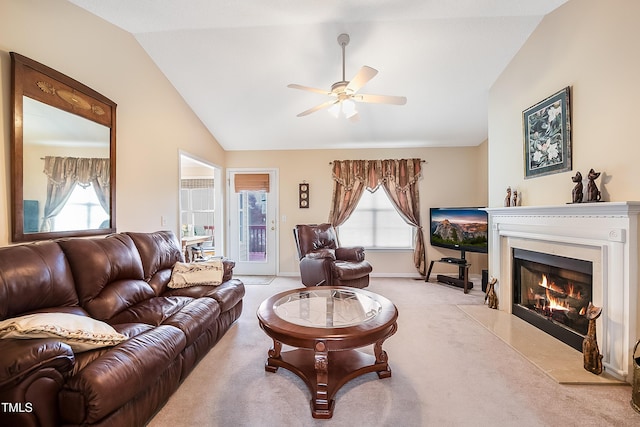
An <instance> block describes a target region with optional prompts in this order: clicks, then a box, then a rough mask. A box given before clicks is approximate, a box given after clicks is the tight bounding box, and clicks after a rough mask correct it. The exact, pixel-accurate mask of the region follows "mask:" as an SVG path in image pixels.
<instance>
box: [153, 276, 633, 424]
mask: <svg viewBox="0 0 640 427" xmlns="http://www.w3.org/2000/svg"><path fill="white" fill-rule="evenodd" d="M294 287H299V281H298V280H296V279H295V278H282V277H277V278H276V279H275V280H274V281H273V282H272V283H271V284H270V285H269V286H248V287H247V295H246V297H245V308H244V311H243V313H242V316H241V317H240V319H239V320H238V322H237V323H236V324H235V325H234V326H232V328H231V329H230V330H229V331H228V332H227V334H226V335H225V336H224V337H223V338H222V340H221V341H220V342H219V343H218V345H216V346H215V347H214V348H213V349H212V350H211V351H210V352H209V354H208V355H207V356H206V357H205V358H204V359H203V360H202V362H200V364H199V365H198V366H197V367H196V369H195V370H194V371H193V372H192V373H191V375H190V376H189V377H188V378H187V379H186V380H185V382H184V383H183V384H182V385H181V387H180V388H179V389H178V391H177V392H176V393H175V394H174V395H173V396H172V397H171V399H170V400H169V402H168V403H167V404H166V405H165V407H164V408H163V409H162V410H161V411H160V412H159V413H158V414H157V415H156V417H155V418H154V419H153V420H152V421H151V422H150V424H149V426H150V427H163V426H166V427H174V426H234V427H235V426H251V427H254V426H292V427H293V426H296V427H298V426H323V427H325V426H326V427H329V426H349V427H355V426H365V425H366V426H394V427H395V426H403V427H404V426H536V427H537V426H563V427H565V426H581V427H584V426H638V425H640V414H638V413H636V412H635V411H634V410H633V409H632V408H631V406H630V403H629V401H630V399H631V387H630V386H628V385H566V384H559V383H558V382H557V381H555V380H553V379H552V378H550V377H549V376H548V375H547V374H546V373H544V372H543V371H542V370H541V369H540V368H538V367H537V366H535V365H534V364H533V363H531V362H530V361H529V360H527V359H526V358H524V357H523V356H522V355H521V354H520V353H519V352H518V351H516V350H514V349H513V348H512V347H511V346H509V345H508V344H506V343H505V342H504V341H503V340H502V339H501V338H499V337H498V336H496V335H495V334H494V333H492V332H491V331H489V330H488V329H487V328H486V327H484V326H483V325H481V324H480V323H479V322H477V321H476V320H474V319H472V318H471V317H470V316H469V315H468V314H466V313H465V312H464V311H463V310H462V309H460V308H459V307H458V306H470V305H478V306H479V305H481V304H482V302H483V294H482V292H481V290H480V286H475V287H474V289H473V290H472V291H471V292H470V293H469V294H467V295H465V294H463V293H462V290H461V289H459V288H453V287H449V286H446V285H440V284H436V283H424V282H422V281H418V280H412V279H386V278H385V279H380V278H374V279H372V282H371V285H370V286H369V288H368V289H369V290H371V291H373V292H377V293H379V294H382V295H384V296H386V297H387V298H389V299H391V300H392V301H393V302H394V303H395V304H396V305H397V306H398V310H399V313H400V314H399V318H398V326H399V328H398V332H397V333H396V334H395V335H394V336H392V337H391V338H389V340H387V341H386V342H385V345H384V349H385V350H386V351H387V353H388V355H389V364H390V366H391V369H392V371H393V376H392V377H391V378H386V379H378V377H377V375H376V374H366V375H364V376H361V377H359V378H356V379H354V380H353V381H351V382H349V383H347V384H346V385H345V386H344V387H343V388H342V389H341V390H340V391H339V392H338V393H337V396H336V405H335V411H334V416H333V418H332V419H330V420H315V419H313V418H312V417H311V411H310V408H309V400H310V393H309V391H308V390H307V387H306V385H305V384H304V383H303V382H302V381H301V380H300V379H299V378H298V377H296V376H295V375H293V374H291V373H290V372H288V371H286V370H284V369H280V370H278V372H276V373H269V372H265V370H264V362H265V359H266V356H267V351H268V349H269V348H270V346H271V340H270V339H269V338H268V337H267V336H266V335H265V334H264V332H263V331H262V330H261V329H260V328H259V326H258V322H257V319H256V310H257V308H258V305H259V304H260V303H261V302H262V301H263V300H264V299H266V298H267V297H269V296H271V295H272V294H274V293H277V292H280V291H283V290H286V289H291V288H294ZM483 308H486V306H485V307H483ZM478 309H480V308H479V307H478ZM486 309H487V310H489V309H488V308H486ZM363 351H366V352H369V353H371V349H370V348H365V349H363ZM505 367H508V368H505Z"/></svg>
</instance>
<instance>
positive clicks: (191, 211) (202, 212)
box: [180, 179, 215, 236]
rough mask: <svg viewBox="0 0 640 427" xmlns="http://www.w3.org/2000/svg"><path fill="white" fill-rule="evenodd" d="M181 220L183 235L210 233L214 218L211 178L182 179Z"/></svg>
mask: <svg viewBox="0 0 640 427" xmlns="http://www.w3.org/2000/svg"><path fill="white" fill-rule="evenodd" d="M180 207H181V212H180V216H181V221H182V228H183V230H182V231H183V233H184V235H185V236H186V235H197V236H199V235H206V234H212V232H211V230H213V224H214V220H215V186H214V180H213V179H183V180H182V182H181V189H180Z"/></svg>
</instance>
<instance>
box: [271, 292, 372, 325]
mask: <svg viewBox="0 0 640 427" xmlns="http://www.w3.org/2000/svg"><path fill="white" fill-rule="evenodd" d="M381 309H382V306H381V305H380V303H379V302H378V301H376V300H375V299H374V298H372V297H370V296H369V295H366V294H364V293H361V292H358V291H357V290H353V291H352V290H344V289H313V290H309V291H300V292H295V293H293V294H289V295H286V296H284V297H282V298H280V299H279V300H277V301H276V302H275V303H274V304H273V311H274V312H275V313H276V314H277V315H278V317H280V318H281V319H283V320H286V321H287V322H290V323H293V324H296V325H301V326H308V327H313V328H339V327H347V326H354V325H359V324H361V323H363V322H366V321H368V320H370V319H373V318H374V317H376V316H377V315H378V313H380V311H381Z"/></svg>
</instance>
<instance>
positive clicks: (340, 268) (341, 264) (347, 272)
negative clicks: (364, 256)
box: [331, 261, 373, 280]
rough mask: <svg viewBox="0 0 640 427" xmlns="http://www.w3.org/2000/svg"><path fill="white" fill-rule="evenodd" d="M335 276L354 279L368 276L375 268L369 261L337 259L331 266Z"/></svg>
mask: <svg viewBox="0 0 640 427" xmlns="http://www.w3.org/2000/svg"><path fill="white" fill-rule="evenodd" d="M331 270H332V271H333V277H335V278H337V279H339V280H353V279H358V278H360V277H363V276H366V275H368V274H369V273H371V271H372V270H373V267H372V266H371V264H370V263H369V262H368V261H360V262H352V261H336V262H334V263H333V265H332V266H331Z"/></svg>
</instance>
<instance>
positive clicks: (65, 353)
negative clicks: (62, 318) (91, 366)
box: [0, 339, 75, 389]
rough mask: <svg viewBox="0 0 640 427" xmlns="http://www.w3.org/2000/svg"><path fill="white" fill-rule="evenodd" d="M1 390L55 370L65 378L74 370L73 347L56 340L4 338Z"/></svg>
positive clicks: (1, 343)
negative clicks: (39, 372)
mask: <svg viewBox="0 0 640 427" xmlns="http://www.w3.org/2000/svg"><path fill="white" fill-rule="evenodd" d="M0 354H1V355H2V357H0V389H1V388H5V387H13V386H15V384H17V383H19V382H20V381H22V379H24V378H25V377H27V376H29V375H31V374H32V373H33V372H35V371H37V370H40V369H45V368H53V369H55V370H57V371H59V372H60V373H61V374H62V375H65V374H67V373H68V372H70V371H71V370H72V369H73V365H74V364H75V357H74V355H73V351H72V350H71V347H69V346H68V345H67V344H64V343H62V342H60V341H58V340H55V339H31V340H30V339H26V340H22V339H0Z"/></svg>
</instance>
